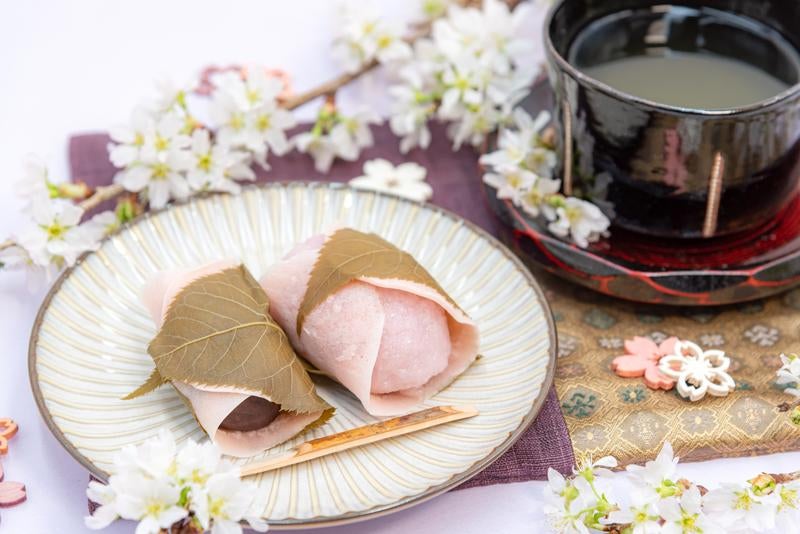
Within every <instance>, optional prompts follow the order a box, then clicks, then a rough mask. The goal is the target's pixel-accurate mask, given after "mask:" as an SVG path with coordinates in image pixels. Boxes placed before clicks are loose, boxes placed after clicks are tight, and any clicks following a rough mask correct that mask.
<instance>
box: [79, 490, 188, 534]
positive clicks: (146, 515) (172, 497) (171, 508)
mask: <svg viewBox="0 0 800 534" xmlns="http://www.w3.org/2000/svg"><path fill="white" fill-rule="evenodd" d="M126 482H127V483H126V491H125V492H122V493H119V494H117V497H116V500H115V502H114V507H115V508H116V511H117V513H118V514H119V516H120V517H122V518H123V519H133V520H136V521H139V524H138V525H137V526H136V534H158V533H159V531H160V530H161V529H167V528H169V527H171V526H172V524H173V523H175V522H177V521H180V520H181V519H183V518H185V517H186V516H187V515H188V514H189V512H188V510H186V509H185V508H183V507H182V506H179V504H178V501H179V500H180V497H181V490H180V488H179V487H177V486H176V485H175V484H173V483H171V482H170V481H169V480H168V479H166V478H161V479H146V478H144V477H141V476H140V477H137V478H136V479H130V480H128V481H126ZM87 526H88V525H87Z"/></svg>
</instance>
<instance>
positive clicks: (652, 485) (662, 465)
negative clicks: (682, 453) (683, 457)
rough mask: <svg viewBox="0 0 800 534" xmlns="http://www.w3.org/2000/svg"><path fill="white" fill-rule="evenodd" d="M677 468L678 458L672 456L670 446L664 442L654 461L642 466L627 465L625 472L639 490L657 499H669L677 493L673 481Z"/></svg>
mask: <svg viewBox="0 0 800 534" xmlns="http://www.w3.org/2000/svg"><path fill="white" fill-rule="evenodd" d="M677 467H678V458H676V457H675V455H674V454H673V451H672V445H671V444H670V443H669V442H666V443H664V446H663V447H662V448H661V451H660V452H659V453H658V456H656V459H655V460H649V461H648V462H647V463H645V464H644V466H641V465H629V466H628V467H626V468H625V470H626V471H627V472H628V473H630V475H631V478H632V480H633V482H634V483H635V484H636V485H637V486H639V488H640V489H641V490H644V491H645V492H646V493H648V494H650V495H652V497H653V498H654V499H658V498H666V497H671V496H673V495H675V494H676V493H677V492H678V489H677V485H676V482H675V480H674V479H675V474H676V472H677Z"/></svg>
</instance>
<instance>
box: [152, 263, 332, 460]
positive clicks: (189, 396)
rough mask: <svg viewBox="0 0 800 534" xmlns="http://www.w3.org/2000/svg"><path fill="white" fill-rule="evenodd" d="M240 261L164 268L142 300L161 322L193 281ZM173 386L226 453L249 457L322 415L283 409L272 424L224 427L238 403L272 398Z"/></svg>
mask: <svg viewBox="0 0 800 534" xmlns="http://www.w3.org/2000/svg"><path fill="white" fill-rule="evenodd" d="M237 265H238V263H237V262H232V261H218V262H214V263H210V264H208V265H204V266H202V267H199V268H197V269H186V270H175V271H164V272H160V273H158V274H157V275H156V276H154V277H153V278H151V279H150V281H149V282H148V283H147V284H146V285H145V288H144V291H143V293H142V300H143V301H144V304H145V307H146V308H147V309H148V311H149V312H150V315H151V316H152V317H153V321H154V322H155V323H156V325H157V326H159V327H160V326H161V323H162V322H163V320H164V315H165V314H166V312H167V308H168V306H169V304H170V303H171V302H172V300H173V299H174V298H175V296H176V295H177V294H178V293H179V292H180V291H181V290H182V289H183V288H184V287H186V286H187V285H188V284H189V283H190V282H193V281H194V280H197V279H199V278H202V277H204V276H208V275H210V274H214V273H217V272H219V271H222V270H225V269H228V268H230V267H236V266H237ZM172 385H173V386H175V388H176V389H177V390H178V391H179V392H180V393H181V395H183V397H184V398H185V399H186V400H187V401H188V402H189V403H190V404H191V405H192V409H193V411H194V414H195V416H196V417H197V420H198V422H199V423H200V426H202V427H203V430H205V432H206V433H207V434H208V436H209V438H211V441H213V442H214V443H215V444H216V445H217V446H218V447H219V449H220V451H222V452H223V453H225V454H228V455H231V456H238V457H247V456H252V455H254V454H257V453H260V452H262V451H264V450H265V449H268V448H270V447H273V446H275V445H278V444H279V443H283V442H284V441H286V440H288V439H290V438H292V437H294V436H295V435H297V434H298V433H299V432H301V431H302V430H303V429H304V428H305V427H306V426H308V425H309V424H311V423H313V422H314V421H316V420H317V419H319V417H320V416H321V415H322V412H315V413H310V414H297V413H290V412H281V413H280V414H279V415H278V417H276V418H275V420H273V421H272V422H271V423H270V424H269V425H268V426H266V427H264V428H261V429H259V430H253V431H247V432H244V431H232V430H225V429H221V428H220V425H221V424H222V422H223V421H224V420H225V418H226V417H227V416H228V415H230V413H231V412H233V411H234V410H235V409H236V407H237V406H239V405H240V404H241V403H242V402H244V401H245V400H246V399H247V398H248V397H250V396H257V397H261V398H265V399H267V400H271V399H269V398H268V397H266V396H264V395H263V394H262V393H261V392H258V391H248V390H244V389H239V388H233V387H214V386H207V385H201V384H187V383H183V382H173V383H172Z"/></svg>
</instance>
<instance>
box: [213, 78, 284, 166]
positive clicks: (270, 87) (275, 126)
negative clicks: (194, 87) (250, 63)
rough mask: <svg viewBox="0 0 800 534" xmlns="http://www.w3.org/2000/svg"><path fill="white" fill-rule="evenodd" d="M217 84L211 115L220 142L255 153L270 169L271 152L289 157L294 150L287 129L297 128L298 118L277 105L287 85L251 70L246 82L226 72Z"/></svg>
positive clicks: (256, 158) (214, 79)
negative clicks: (290, 144) (268, 164)
mask: <svg viewBox="0 0 800 534" xmlns="http://www.w3.org/2000/svg"><path fill="white" fill-rule="evenodd" d="M213 82H214V85H215V87H216V90H215V91H214V93H213V95H212V99H211V103H210V106H209V115H210V117H211V121H212V123H213V125H214V126H215V128H217V131H216V138H217V141H218V142H219V143H221V144H224V145H230V146H232V147H234V148H239V149H245V150H248V151H250V152H252V153H253V156H254V159H255V160H256V161H257V162H259V164H261V165H262V166H263V167H264V168H268V166H267V162H266V159H267V156H268V155H269V151H272V152H274V153H275V154H277V155H279V156H280V155H283V154H285V153H286V152H287V151H288V150H289V148H290V147H289V143H288V140H287V138H286V130H288V129H289V128H292V127H294V126H295V125H296V120H295V118H294V115H292V113H291V112H290V111H288V110H286V109H283V108H281V107H280V106H279V105H278V102H277V97H278V95H279V94H280V92H281V91H282V90H283V82H281V81H280V80H279V79H278V78H276V77H274V76H269V75H268V74H267V73H266V72H265V71H264V70H263V69H258V68H251V69H249V70H248V75H247V77H246V79H244V80H243V79H242V77H241V75H240V74H239V73H238V72H223V73H220V74H217V75H216V76H214V78H213Z"/></svg>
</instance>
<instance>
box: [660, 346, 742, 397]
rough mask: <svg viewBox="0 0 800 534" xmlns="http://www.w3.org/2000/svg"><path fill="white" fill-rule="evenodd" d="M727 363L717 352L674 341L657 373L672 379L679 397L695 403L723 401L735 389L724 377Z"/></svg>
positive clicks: (732, 382) (729, 377)
mask: <svg viewBox="0 0 800 534" xmlns="http://www.w3.org/2000/svg"><path fill="white" fill-rule="evenodd" d="M730 365H731V360H730V358H728V357H727V356H725V353H724V352H722V351H721V350H705V351H704V350H703V349H701V348H700V347H699V346H698V345H697V344H695V343H692V342H691V341H678V342H677V343H676V344H675V347H674V351H673V353H672V354H670V355H667V356H664V357H663V358H661V360H660V361H659V362H658V370H659V371H661V372H662V373H663V374H665V375H667V376H669V377H670V378H673V379H675V381H676V384H677V389H678V393H679V394H680V396H681V397H683V398H685V399H689V400H690V401H692V402H697V401H699V400H700V399H702V398H703V397H705V396H706V394H708V395H713V396H715V397H725V396H727V395H728V394H729V393H730V392H731V391H733V390H734V389H736V382H735V381H734V380H733V378H731V375H729V374H728V372H727V371H728V368H729V367H730Z"/></svg>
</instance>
